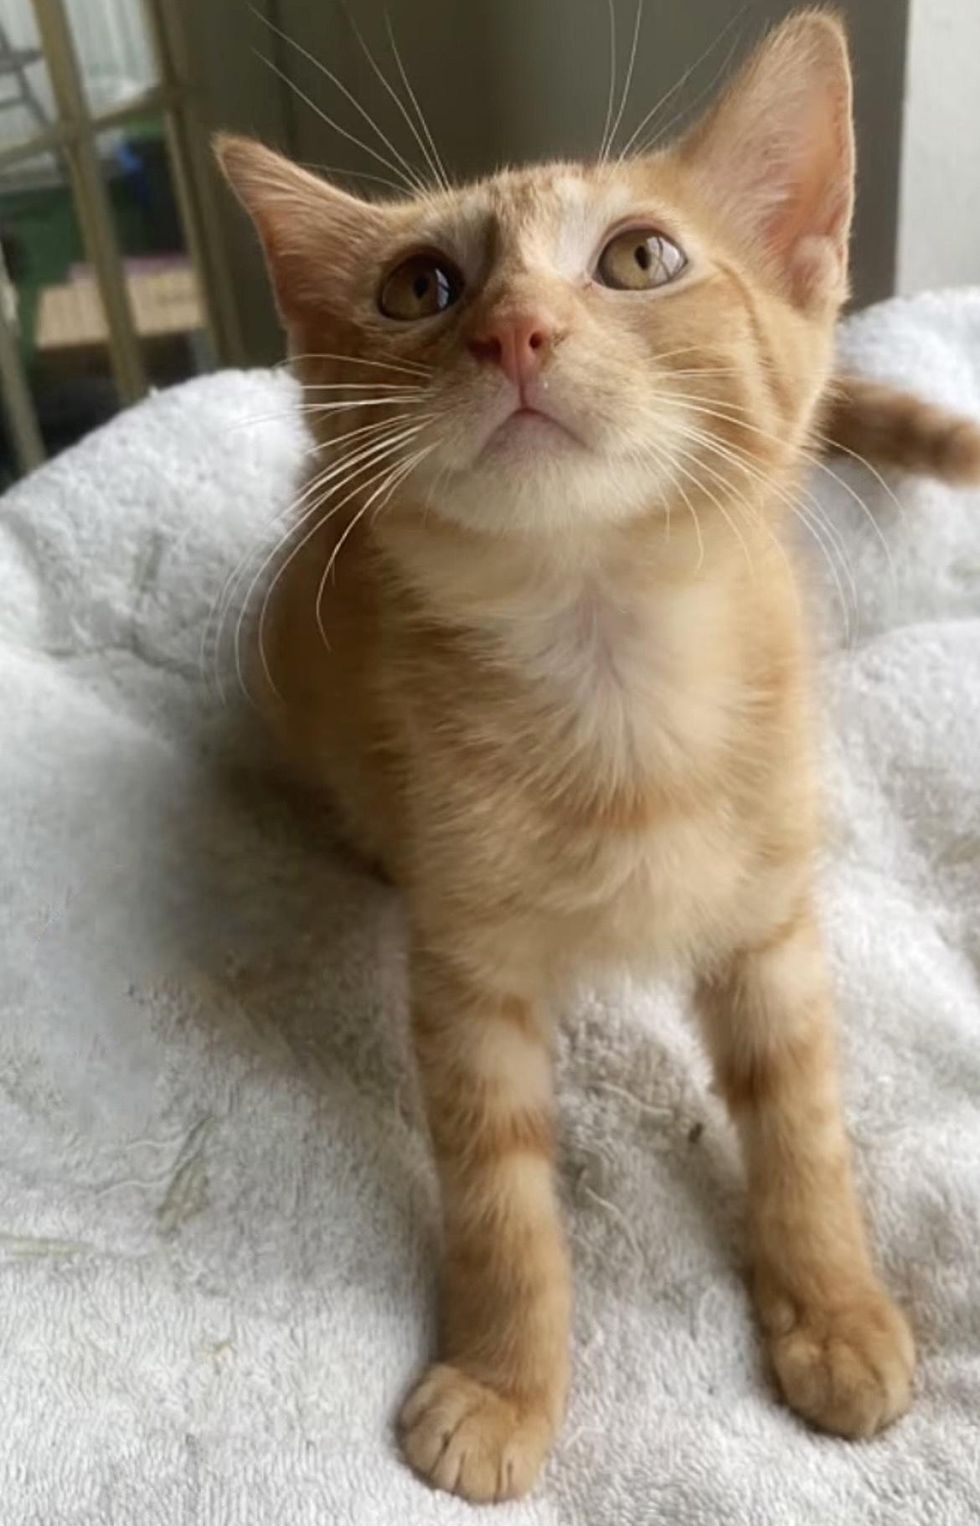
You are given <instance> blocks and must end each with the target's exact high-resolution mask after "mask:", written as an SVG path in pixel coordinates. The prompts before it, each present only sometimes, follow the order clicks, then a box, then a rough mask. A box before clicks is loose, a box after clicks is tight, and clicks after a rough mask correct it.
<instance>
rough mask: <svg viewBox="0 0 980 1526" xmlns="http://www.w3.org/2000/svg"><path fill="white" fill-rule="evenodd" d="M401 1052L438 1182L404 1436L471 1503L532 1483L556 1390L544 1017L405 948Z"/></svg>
mask: <svg viewBox="0 0 980 1526" xmlns="http://www.w3.org/2000/svg"><path fill="white" fill-rule="evenodd" d="M412 1008H413V1010H412V1024H413V1036H414V1042H415V1053H416V1059H417V1064H418V1068H419V1076H420V1080H421V1085H422V1094H423V1098H424V1101H425V1107H426V1113H427V1116H428V1121H429V1129H430V1133H431V1136H432V1144H433V1149H434V1152H435V1158H436V1164H437V1167H438V1172H439V1180H440V1186H441V1190H442V1205H443V1221H444V1231H445V1244H444V1253H443V1254H444V1261H443V1269H442V1288H441V1303H440V1319H439V1330H440V1336H439V1341H440V1349H439V1353H438V1355H439V1360H438V1362H437V1363H436V1364H435V1365H434V1366H432V1367H430V1368H429V1369H428V1370H427V1371H426V1372H425V1373H424V1374H423V1376H422V1378H421V1380H420V1381H419V1383H418V1385H417V1386H416V1388H415V1389H414V1391H413V1392H412V1393H411V1394H410V1395H409V1398H408V1399H407V1401H406V1402H405V1404H404V1406H403V1408H402V1411H401V1415H400V1418H399V1429H400V1434H401V1441H402V1448H403V1451H404V1454H405V1457H406V1459H407V1460H408V1462H409V1463H410V1464H411V1465H412V1467H413V1468H415V1470H416V1471H417V1472H418V1473H420V1474H421V1475H422V1476H423V1477H425V1478H426V1479H428V1480H429V1481H430V1482H432V1483H433V1484H435V1485H436V1486H437V1487H439V1488H442V1489H447V1490H449V1491H451V1492H453V1493H456V1494H461V1495H463V1496H464V1497H465V1498H466V1499H469V1500H473V1501H488V1500H503V1499H514V1498H516V1497H518V1496H519V1495H521V1494H524V1493H526V1491H527V1490H528V1489H530V1488H531V1486H532V1485H533V1484H534V1482H535V1479H536V1478H537V1476H538V1473H539V1471H540V1469H541V1466H542V1464H543V1462H544V1459H545V1457H546V1455H547V1452H548V1449H549V1447H550V1445H551V1442H552V1439H553V1437H554V1435H555V1432H556V1430H557V1428H558V1426H559V1424H560V1421H561V1418H562V1414H563V1411H564V1407H565V1399H566V1393H567V1388H568V1368H569V1356H568V1340H569V1328H568V1327H569V1313H570V1301H571V1294H570V1274H569V1266H568V1255H567V1251H566V1248H565V1243H564V1236H563V1233H562V1227H561V1220H560V1216H559V1211H558V1205H557V1201H556V1197H555V1190H554V1182H553V1171H554V1163H553V1157H554V1123H553V1113H552V1085H551V1060H550V1055H549V1038H548V1030H547V1026H546V1023H545V1021H544V1019H543V1018H542V1015H541V1013H540V1011H539V1010H538V1009H537V1007H536V1004H535V1002H534V1001H533V1000H531V999H528V998H526V997H524V996H521V995H518V994H513V995H509V994H503V993H502V992H500V991H495V990H492V989H490V987H489V983H488V984H487V985H486V986H484V987H482V988H481V985H480V984H479V983H478V982H475V981H474V980H473V979H472V977H471V976H469V975H467V974H465V973H463V972H462V970H461V969H459V968H456V967H454V965H453V963H452V961H451V960H450V959H449V958H441V957H438V956H435V955H433V954H431V953H427V954H417V955H416V957H415V959H414V967H413V993H412Z"/></svg>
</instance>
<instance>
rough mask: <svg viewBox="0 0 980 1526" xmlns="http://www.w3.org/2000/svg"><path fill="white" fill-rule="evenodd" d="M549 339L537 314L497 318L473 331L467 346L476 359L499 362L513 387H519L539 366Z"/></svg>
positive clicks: (546, 327)
mask: <svg viewBox="0 0 980 1526" xmlns="http://www.w3.org/2000/svg"><path fill="white" fill-rule="evenodd" d="M550 341H551V334H550V331H549V329H548V325H547V323H545V321H544V320H543V319H542V318H540V317H536V316H533V315H532V316H530V317H520V318H498V319H495V320H491V322H490V323H488V324H487V326H486V328H484V329H483V330H481V332H480V333H478V334H474V335H473V337H472V339H471V340H470V350H471V351H472V353H473V354H474V355H475V356H476V358H477V360H488V361H490V362H491V364H493V365H497V366H499V367H500V369H501V370H502V371H503V373H504V375H505V376H506V377H507V378H508V379H509V380H510V381H512V382H513V383H514V386H515V387H520V388H523V387H524V386H525V384H526V383H527V382H529V381H530V380H531V378H532V377H533V376H536V375H537V374H538V371H539V370H540V369H541V361H542V359H543V358H544V354H545V351H546V350H547V347H548V345H549V343H550Z"/></svg>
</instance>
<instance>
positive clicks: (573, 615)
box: [520, 585, 728, 780]
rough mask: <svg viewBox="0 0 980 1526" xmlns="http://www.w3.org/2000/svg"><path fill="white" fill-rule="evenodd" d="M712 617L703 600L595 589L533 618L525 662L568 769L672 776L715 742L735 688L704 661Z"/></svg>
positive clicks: (624, 776) (587, 589)
mask: <svg viewBox="0 0 980 1526" xmlns="http://www.w3.org/2000/svg"><path fill="white" fill-rule="evenodd" d="M706 615H707V612H706V610H705V608H704V607H703V601H701V600H699V599H698V598H697V597H695V598H691V597H690V596H686V597H685V596H681V595H677V596H675V597H673V598H670V597H664V598H660V599H658V598H656V597H654V596H652V595H650V594H648V593H646V592H643V591H640V592H635V591H634V592H631V591H629V590H623V589H609V588H604V587H603V586H601V585H594V586H587V587H585V588H583V589H582V590H581V591H580V592H579V593H578V594H577V596H576V597H574V598H571V599H569V600H568V601H567V602H565V603H563V604H560V605H558V606H557V607H556V608H554V609H552V610H550V611H549V612H547V613H546V614H543V615H541V616H540V618H539V619H538V620H536V621H529V622H528V624H527V626H526V628H525V630H524V631H523V633H522V642H523V650H522V651H521V653H520V661H521V663H522V666H523V670H524V673H525V675H526V677H527V679H528V681H529V683H530V684H531V686H532V687H533V689H534V691H535V694H536V697H537V698H538V700H539V702H540V704H541V706H542V709H543V711H544V712H545V713H546V715H547V716H548V717H549V718H550V719H551V721H552V723H553V724H554V726H555V728H556V730H558V731H560V732H561V733H562V734H563V735H565V736H567V737H568V738H569V740H570V742H571V744H572V745H571V747H570V749H569V752H568V758H567V761H568V766H569V767H572V766H574V765H575V763H576V761H577V763H578V764H579V765H580V766H581V767H583V768H585V769H593V770H596V771H598V772H599V773H600V774H602V773H603V772H605V773H606V774H607V775H608V776H609V777H616V778H619V779H623V780H626V779H627V778H629V777H631V776H643V777H656V776H657V775H660V776H661V778H664V777H665V776H666V775H667V774H670V773H672V772H674V771H675V770H676V769H677V768H678V766H682V760H683V758H684V755H685V754H686V753H691V754H692V755H693V754H694V753H696V752H698V751H699V750H702V749H703V748H704V747H705V746H706V745H708V744H709V743H710V740H711V734H712V732H713V731H714V730H715V729H716V728H720V727H722V726H723V725H724V723H725V713H726V710H727V705H728V692H727V689H728V685H727V684H725V685H723V686H719V684H718V682H717V674H716V671H715V669H716V664H715V663H714V662H713V660H709V659H708V658H707V656H706V658H705V660H704V661H703V662H701V661H699V656H698V649H699V645H700V643H701V641H702V638H703V635H704V629H705V620H706Z"/></svg>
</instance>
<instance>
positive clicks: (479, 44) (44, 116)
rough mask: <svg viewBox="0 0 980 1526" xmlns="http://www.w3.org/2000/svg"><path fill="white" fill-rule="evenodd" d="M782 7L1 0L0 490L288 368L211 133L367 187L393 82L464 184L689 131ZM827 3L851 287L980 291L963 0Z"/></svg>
mask: <svg viewBox="0 0 980 1526" xmlns="http://www.w3.org/2000/svg"><path fill="white" fill-rule="evenodd" d="M794 8H795V7H794V5H793V4H792V3H782V0H756V3H749V4H745V5H741V4H737V3H736V0H686V3H685V4H684V5H678V4H677V3H676V0H643V5H642V13H638V12H637V8H636V0H465V3H464V0H255V4H254V5H253V4H249V3H248V0H0V396H2V404H3V407H2V410H0V486H2V485H3V484H4V483H5V482H7V481H10V480H11V479H13V478H14V477H16V476H17V475H19V474H20V473H22V472H24V471H26V470H28V469H30V468H31V467H32V466H34V465H36V464H38V463H39V462H41V461H42V460H44V459H45V458H46V457H47V456H49V455H51V454H53V453H55V452H57V451H58V450H61V449H63V448H64V446H66V445H68V444H70V443H71V442H72V441H74V440H76V439H78V438H79V437H80V436H81V435H82V434H84V433H85V432H86V431H87V430H89V429H91V428H93V427H94V426H95V425H97V424H99V423H101V422H103V421H104V420H106V419H107V418H109V417H111V416H112V414H113V413H114V412H116V411H117V410H118V409H119V408H121V407H124V406H126V405H127V404H128V403H130V402H133V401H135V400H136V399H138V398H139V397H141V396H142V395H143V394H144V393H145V392H146V391H147V389H148V388H151V387H158V386H165V385H168V384H170V383H173V382H175V381H179V380H181V379H183V378H185V377H188V376H191V375H194V374H195V373H197V372H200V371H202V370H206V369H209V368H211V367H214V366H219V365H248V364H262V363H267V362H270V361H272V360H276V359H278V358H280V356H281V354H282V340H281V336H280V334H279V331H278V326H277V323H276V319H275V314H274V312H273V309H272V304H271V302H270V299H269V296H268V291H267V288H266V283H265V279H264V273H263V271H262V265H261V260H260V258H259V255H258V251H257V248H256V246H255V242H254V239H253V236H252V234H251V230H250V229H249V228H248V226H247V224H246V222H245V219H244V217H243V216H242V215H241V213H240V212H239V210H238V208H237V207H236V206H235V205H234V204H233V203H232V200H231V198H230V196H229V195H228V194H227V192H226V191H225V190H224V188H223V187H221V186H220V185H219V184H218V182H217V178H216V176H215V173H214V170H213V166H212V163H211V158H210V153H209V149H208V140H209V137H210V134H211V132H212V131H213V130H214V129H216V128H218V127H229V128H234V129H236V130H239V131H243V132H249V133H253V134H255V135H257V136H259V137H261V138H263V139H264V140H265V141H267V142H270V143H273V144H275V145H277V146H279V147H281V148H282V149H284V150H285V151H286V152H287V153H290V154H291V155H292V156H293V157H294V158H296V159H298V160H300V161H303V162H305V163H307V164H310V165H311V166H320V167H323V168H325V169H327V170H329V172H330V173H331V174H332V175H333V176H334V177H335V178H337V179H340V180H342V181H344V182H345V183H347V184H349V186H350V187H351V188H352V189H357V190H358V191H359V192H360V193H361V194H364V195H379V194H381V195H383V194H385V193H386V190H387V188H386V186H385V185H384V184H383V182H384V181H386V180H390V179H392V178H394V177H393V174H392V168H393V166H394V168H395V169H398V168H399V159H400V157H401V156H404V158H406V159H414V160H415V161H416V162H418V161H419V157H420V156H419V153H418V146H417V144H416V142H415V140H414V138H413V133H412V131H411V130H410V127H409V122H408V119H409V118H411V119H412V121H413V123H414V124H415V131H417V132H418V133H419V134H421V135H424V132H425V129H424V128H423V126H422V124H421V122H420V120H419V118H418V116H417V114H416V112H415V108H414V105H413V101H412V92H414V95H415V96H416V97H417V100H418V102H419V104H420V106H421V108H422V110H423V111H424V114H425V118H426V122H427V125H428V128H429V129H430V130H431V133H432V136H433V138H434V140H435V142H436V143H437V145H438V147H439V151H440V153H441V155H442V158H443V160H444V161H445V163H446V165H447V167H448V169H449V170H450V172H451V173H452V174H454V175H457V176H460V177H465V176H468V175H472V174H478V173H480V172H482V171H485V170H487V169H490V168H493V167H494V166H495V165H497V164H500V163H504V162H508V161H513V160H520V159H527V158H539V157H546V156H549V155H559V154H561V155H570V156H575V155H589V154H590V153H594V152H595V150H596V147H597V145H598V143H599V141H600V138H601V136H602V131H603V127H604V124H605V123H606V121H607V117H608V114H609V110H610V104H609V103H610V99H611V100H612V120H613V121H615V120H616V119H617V117H618V118H619V129H618V133H617V144H618V146H619V147H622V146H623V145H625V144H626V143H627V142H628V140H629V139H630V137H631V135H633V134H636V136H635V138H634V146H636V145H639V144H642V143H644V142H646V141H648V140H652V139H653V138H655V137H657V136H659V135H663V134H667V135H669V133H670V132H672V131H675V130H677V129H678V128H680V127H682V126H683V125H684V123H685V122H687V121H689V120H690V119H691V118H692V116H693V115H694V114H695V112H696V111H697V109H698V107H699V106H700V105H702V104H703V103H704V102H705V101H706V100H707V99H708V98H709V97H710V95H711V93H712V91H713V90H714V89H715V88H716V87H717V85H718V84H719V83H720V81H721V80H722V79H724V77H725V76H726V75H727V74H728V73H729V72H730V71H731V69H732V68H733V67H734V66H735V65H736V63H737V61H738V59H739V57H740V56H741V54H742V53H743V52H744V51H745V50H746V49H747V48H749V47H750V46H751V45H752V44H753V43H754V42H755V41H756V40H757V39H758V37H759V35H760V34H761V33H762V32H763V31H764V30H765V29H766V27H767V26H769V25H771V23H772V22H773V21H774V20H776V19H778V18H780V17H781V16H783V15H785V14H786V13H787V12H788V11H791V10H792V9H794ZM838 8H839V9H842V10H843V11H844V12H845V13H846V15H847V17H848V20H849V23H850V26H851V34H852V44H853V50H854V58H855V66H856V89H857V96H856V110H857V122H858V133H859V155H860V159H859V163H860V193H859V201H858V215H857V222H856V228H855V242H854V300H855V302H856V303H857V304H858V305H863V304H865V303H867V302H870V301H874V300H877V299H879V298H881V297H885V296H888V295H890V294H891V293H892V292H894V291H901V292H912V291H916V290H919V289H921V288H923V287H930V286H932V287H937V286H944V285H951V284H962V283H967V282H978V281H980V0H845V3H844V4H843V5H840V4H839V6H838ZM638 14H639V21H640V25H639V27H637V17H638ZM631 60H632V64H631ZM330 76H333V78H331V77H330ZM611 77H612V79H613V87H612V91H610V79H611ZM627 83H628V84H629V89H628V92H627V89H626V87H627ZM396 95H398V96H399V97H400V100H401V105H399V104H398V103H397V102H396V100H395V96H396ZM620 103H622V112H621V115H620ZM385 140H387V141H385ZM375 177H378V178H375ZM379 181H380V182H381V183H379Z"/></svg>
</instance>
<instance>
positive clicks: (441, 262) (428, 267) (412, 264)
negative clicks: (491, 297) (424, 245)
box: [378, 254, 463, 323]
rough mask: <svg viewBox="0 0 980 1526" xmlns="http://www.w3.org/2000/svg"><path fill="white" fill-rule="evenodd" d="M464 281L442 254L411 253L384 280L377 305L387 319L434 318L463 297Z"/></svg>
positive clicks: (407, 320) (404, 320)
mask: <svg viewBox="0 0 980 1526" xmlns="http://www.w3.org/2000/svg"><path fill="white" fill-rule="evenodd" d="M462 291H463V278H462V276H461V275H460V273H459V271H458V270H457V269H456V266H455V265H454V264H453V263H452V261H451V260H448V259H447V258H446V257H445V255H442V254H413V255H410V256H409V258H408V259H407V260H402V262H401V264H400V265H396V266H395V268H394V270H392V271H390V272H389V274H388V275H387V276H386V277H385V279H384V281H383V283H382V286H381V290H380V292H379V293H378V306H379V307H380V309H381V311H382V312H383V313H384V315H385V317H386V318H398V319H399V320H400V321H401V322H403V323H410V322H412V320H413V319H415V318H434V317H435V316H436V315H437V314H438V313H444V312H445V311H446V308H447V307H452V305H453V303H454V302H457V301H458V300H459V298H460V296H461V295H462Z"/></svg>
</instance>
